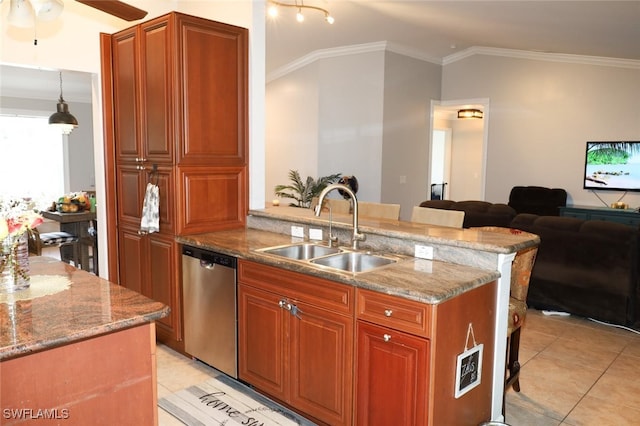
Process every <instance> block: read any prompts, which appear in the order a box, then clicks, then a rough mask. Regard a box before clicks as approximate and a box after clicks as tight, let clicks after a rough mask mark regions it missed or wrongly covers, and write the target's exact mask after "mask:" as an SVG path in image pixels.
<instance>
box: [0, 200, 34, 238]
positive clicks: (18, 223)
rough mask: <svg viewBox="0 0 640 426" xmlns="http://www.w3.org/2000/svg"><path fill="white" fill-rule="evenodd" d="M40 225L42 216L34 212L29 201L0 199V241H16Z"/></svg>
mask: <svg viewBox="0 0 640 426" xmlns="http://www.w3.org/2000/svg"><path fill="white" fill-rule="evenodd" d="M41 223H42V216H41V215H40V214H39V213H37V212H36V211H35V210H34V205H33V202H32V201H31V200H28V199H22V200H3V199H0V240H4V239H5V238H7V237H11V238H14V239H17V238H19V237H21V236H22V235H23V234H24V233H25V232H27V231H28V230H29V229H33V228H35V227H36V226H38V225H40V224H41Z"/></svg>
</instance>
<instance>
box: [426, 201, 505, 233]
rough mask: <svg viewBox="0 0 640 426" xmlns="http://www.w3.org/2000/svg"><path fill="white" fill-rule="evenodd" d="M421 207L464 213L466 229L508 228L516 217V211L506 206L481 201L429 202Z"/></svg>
mask: <svg viewBox="0 0 640 426" xmlns="http://www.w3.org/2000/svg"><path fill="white" fill-rule="evenodd" d="M420 207H429V208H433V209H445V210H458V211H463V212H464V223H463V224H462V226H463V227H464V228H471V227H476V226H502V227H508V226H509V224H510V223H511V221H512V220H513V218H514V217H515V216H516V211H515V210H514V209H513V208H511V207H509V206H508V205H506V204H500V203H490V202H488V201H480V200H469V201H451V200H427V201H423V202H422V203H420Z"/></svg>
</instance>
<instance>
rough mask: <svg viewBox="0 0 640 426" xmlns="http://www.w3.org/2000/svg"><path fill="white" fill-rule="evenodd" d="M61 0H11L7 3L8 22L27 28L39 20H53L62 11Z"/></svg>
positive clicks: (62, 4)
mask: <svg viewBox="0 0 640 426" xmlns="http://www.w3.org/2000/svg"><path fill="white" fill-rule="evenodd" d="M62 9H64V3H63V2H62V0H11V2H10V3H9V14H8V15H7V20H8V22H9V24H11V25H13V26H16V27H21V28H29V27H32V26H34V25H35V23H36V19H38V20H40V21H53V20H54V19H56V18H57V17H58V16H60V14H61V13H62Z"/></svg>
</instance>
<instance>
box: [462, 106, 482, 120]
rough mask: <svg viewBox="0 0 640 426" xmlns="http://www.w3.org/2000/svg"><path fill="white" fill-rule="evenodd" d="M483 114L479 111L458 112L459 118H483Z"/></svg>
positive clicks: (466, 110) (463, 110)
mask: <svg viewBox="0 0 640 426" xmlns="http://www.w3.org/2000/svg"><path fill="white" fill-rule="evenodd" d="M482 117H483V113H482V111H480V110H479V109H473V108H471V109H460V110H458V118H482Z"/></svg>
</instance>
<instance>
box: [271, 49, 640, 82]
mask: <svg viewBox="0 0 640 426" xmlns="http://www.w3.org/2000/svg"><path fill="white" fill-rule="evenodd" d="M380 51H389V52H393V53H397V54H400V55H404V56H409V57H411V58H414V59H418V60H421V61H425V62H431V63H433V64H436V65H442V66H444V65H449V64H452V63H454V62H457V61H460V60H462V59H465V58H468V57H470V56H474V55H488V56H503V57H509V58H518V59H532V60H538V61H550V62H564V63H574V64H583V65H599V66H607V67H618V68H632V69H640V61H639V60H634V59H620V58H607V57H601V56H584V55H572V54H566V53H548V52H532V51H528V50H517V49H502V48H497V47H482V46H474V47H470V48H468V49H464V50H462V51H460V52H456V53H454V54H451V55H448V56H445V57H444V58H443V59H439V58H436V57H433V56H429V55H426V54H425V53H423V52H420V51H418V50H416V49H412V48H409V47H406V46H402V45H400V44H396V43H392V42H388V41H379V42H374V43H364V44H354V45H351V46H341V47H334V48H328V49H318V50H315V51H313V52H311V53H308V54H306V55H304V56H301V57H300V58H298V59H296V60H295V61H292V62H290V63H288V64H287V65H284V66H282V67H280V68H277V69H276V70H275V71H273V72H270V73H269V74H268V75H267V77H266V82H267V83H270V82H271V81H273V80H276V79H278V78H280V77H283V76H285V75H287V74H289V73H290V72H293V71H295V70H297V69H299V68H302V67H304V66H307V65H309V64H311V63H313V62H315V61H317V60H319V59H326V58H335V57H339V56H347V55H357V54H360V53H370V52H380Z"/></svg>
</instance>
